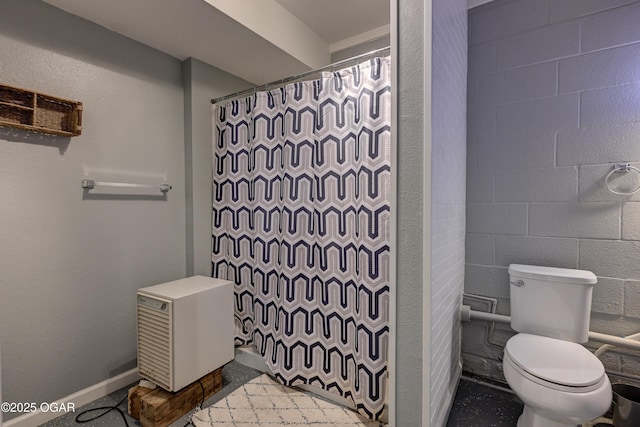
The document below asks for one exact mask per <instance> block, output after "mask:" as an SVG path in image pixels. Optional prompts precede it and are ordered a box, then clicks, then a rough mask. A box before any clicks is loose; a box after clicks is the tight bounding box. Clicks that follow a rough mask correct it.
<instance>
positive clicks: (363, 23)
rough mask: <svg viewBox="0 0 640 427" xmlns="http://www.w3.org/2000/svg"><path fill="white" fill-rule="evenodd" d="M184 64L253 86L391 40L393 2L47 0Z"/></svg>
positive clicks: (325, 0)
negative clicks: (212, 68) (362, 46)
mask: <svg viewBox="0 0 640 427" xmlns="http://www.w3.org/2000/svg"><path fill="white" fill-rule="evenodd" d="M44 1H46V2H47V3H50V4H52V5H53V6H56V7H59V8H61V9H63V10H65V11H67V12H69V13H72V14H74V15H78V16H80V17H82V18H85V19H87V20H89V21H93V22H95V23H97V24H99V25H101V26H103V27H106V28H108V29H110V30H112V31H115V32H117V33H120V34H122V35H124V36H127V37H129V38H132V39H134V40H137V41H139V42H141V43H144V44H146V45H149V46H151V47H153V48H156V49H158V50H160V51H162V52H165V53H167V54H169V55H172V56H174V57H176V58H178V59H180V60H184V59H187V58H189V57H193V58H196V59H199V60H201V61H203V62H206V63H208V64H210V65H213V66H215V67H217V68H220V69H222V70H224V71H226V72H228V73H230V74H233V75H236V76H238V77H240V78H243V79H245V80H247V81H249V82H251V83H254V84H264V83H267V82H270V81H274V80H278V79H281V78H284V77H287V76H290V75H293V74H298V73H302V72H304V71H307V70H309V69H314V68H319V67H322V66H324V65H327V64H329V63H330V62H331V54H332V53H333V52H337V51H340V50H343V49H347V48H349V47H353V46H355V45H358V44H360V43H364V42H368V41H371V40H375V39H377V38H380V37H384V36H387V35H388V34H389V32H390V25H389V19H390V18H389V12H390V11H389V0H242V1H237V0H236V1H232V0H135V1H132V0H109V1H105V0H44Z"/></svg>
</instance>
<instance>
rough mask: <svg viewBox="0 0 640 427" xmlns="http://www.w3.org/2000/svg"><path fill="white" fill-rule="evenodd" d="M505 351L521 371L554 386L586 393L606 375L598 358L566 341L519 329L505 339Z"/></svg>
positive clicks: (524, 374)
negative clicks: (518, 331) (507, 339)
mask: <svg viewBox="0 0 640 427" xmlns="http://www.w3.org/2000/svg"><path fill="white" fill-rule="evenodd" d="M504 354H505V358H509V360H510V361H511V362H512V365H513V367H514V369H516V370H517V371H518V372H520V374H522V375H523V376H525V377H526V378H528V379H529V380H531V381H534V382H536V383H538V384H540V385H542V386H545V387H548V388H551V389H554V390H559V391H565V392H571V393H586V392H589V391H593V390H596V389H598V388H599V387H600V386H601V385H602V383H603V382H604V381H605V378H606V375H605V371H604V366H603V365H602V363H601V362H600V360H599V359H598V358H597V357H596V356H594V355H593V354H592V353H591V352H590V351H589V350H587V349H586V348H584V347H583V346H582V345H580V344H576V343H573V342H569V341H562V340H558V339H555V338H549V337H543V336H538V335H530V334H524V333H521V334H517V335H515V336H514V337H512V338H511V339H510V340H509V341H507V345H506V347H505V352H504Z"/></svg>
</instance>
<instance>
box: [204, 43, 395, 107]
mask: <svg viewBox="0 0 640 427" xmlns="http://www.w3.org/2000/svg"><path fill="white" fill-rule="evenodd" d="M390 49H391V47H390V46H387V47H383V48H381V49H376V50H372V51H371V52H367V53H363V54H362V55H357V56H354V57H352V58H347V59H343V60H342V61H338V62H334V63H333V64H329V65H325V66H324V67H320V68H316V69H315V70H309V71H305V72H304V73H302V74H296V75H295V76H291V77H285V78H284V79H280V80H276V81H273V82H270V83H266V84H263V85H259V86H254V87H252V88H249V89H245V90H241V91H239V92H236V93H232V94H230V95H225V96H221V97H219V98H213V99H212V100H211V103H212V104H217V103H218V102H221V101H226V100H228V99H233V98H236V97H240V96H242V95H245V94H249V93H252V92H255V91H257V90H258V89H260V90H267V89H268V88H274V89H275V88H276V87H278V86H279V85H284V84H285V83H289V82H292V81H294V80H298V79H301V78H303V77H306V76H308V75H311V74H314V73H319V72H321V71H325V70H330V69H335V68H336V67H339V66H341V65H344V64H347V63H349V62H353V61H360V60H362V59H364V58H367V57H369V56H375V55H379V54H381V53H383V52H385V51H389V50H390Z"/></svg>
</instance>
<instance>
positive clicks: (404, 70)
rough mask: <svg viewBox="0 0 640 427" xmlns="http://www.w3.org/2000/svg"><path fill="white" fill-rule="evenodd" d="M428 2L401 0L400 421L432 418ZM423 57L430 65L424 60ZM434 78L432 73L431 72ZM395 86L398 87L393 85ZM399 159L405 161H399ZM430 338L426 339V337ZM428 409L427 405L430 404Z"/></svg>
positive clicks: (402, 423)
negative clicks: (427, 298)
mask: <svg viewBox="0 0 640 427" xmlns="http://www.w3.org/2000/svg"><path fill="white" fill-rule="evenodd" d="M425 7H430V1H427V2H424V1H422V0H398V18H399V24H398V41H397V42H398V63H397V69H398V76H397V79H398V87H397V99H398V106H397V108H398V114H397V126H398V127H397V131H396V132H397V133H396V136H397V143H398V147H397V155H398V156H397V159H396V162H395V163H394V165H393V167H395V165H398V166H399V167H398V168H397V175H396V176H397V188H398V194H397V217H396V218H397V219H396V221H397V241H398V248H397V277H396V305H397V308H396V310H397V311H396V324H397V329H396V360H395V369H396V381H395V382H396V384H395V390H396V396H395V399H396V408H395V417H396V419H395V421H396V425H397V426H419V425H423V422H426V421H428V415H425V414H423V406H426V405H428V402H429V400H428V398H427V396H425V395H424V394H425V393H424V392H423V375H428V374H424V373H423V369H424V363H425V358H424V357H425V353H426V354H427V355H428V353H427V350H425V349H428V332H425V331H424V329H423V321H424V319H423V315H424V310H428V307H424V305H423V296H424V287H425V282H426V278H425V276H424V268H423V263H424V259H425V258H424V256H425V253H424V247H425V239H426V236H425V229H426V227H427V225H428V224H427V223H426V218H425V210H424V209H423V203H424V200H425V192H426V188H425V187H426V184H425V181H426V180H427V179H428V177H427V176H426V173H425V170H424V169H425V160H424V156H425V151H426V150H429V149H430V147H429V144H430V141H428V140H427V141H425V106H424V100H425V96H426V95H425V79H426V77H425V67H426V66H427V65H428V64H430V63H431V58H430V57H426V58H425V49H426V48H427V46H425V45H424V43H427V41H425V39H427V40H429V41H428V48H429V49H430V47H431V44H430V38H431V36H430V33H427V34H425V22H424V16H425ZM425 63H426V64H427V65H425ZM429 82H430V77H429ZM394 90H395V89H394ZM400 165H401V166H400ZM425 341H426V342H425ZM427 409H428V408H427Z"/></svg>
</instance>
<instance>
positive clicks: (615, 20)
mask: <svg viewBox="0 0 640 427" xmlns="http://www.w3.org/2000/svg"><path fill="white" fill-rule="evenodd" d="M638 22H640V2H639V1H630V0H563V1H556V0H497V1H494V2H492V3H489V4H485V5H483V6H481V7H478V8H475V9H472V10H470V11H469V71H468V118H467V120H468V124H467V126H468V130H467V134H468V137H467V144H468V150H467V152H468V155H467V236H466V266H465V267H466V273H465V292H467V293H472V294H479V295H485V296H489V297H493V298H495V299H496V301H497V312H498V313H501V314H510V310H509V286H508V274H507V267H508V265H509V264H510V263H523V264H537V265H547V266H557V267H565V268H580V269H586V270H591V271H593V272H594V273H595V274H596V275H597V276H598V284H597V285H596V287H595V290H594V296H593V305H592V315H591V330H593V331H597V332H602V333H608V334H613V335H627V334H631V333H634V332H638V331H640V192H638V193H636V194H635V195H633V196H619V195H615V194H613V193H611V192H609V191H608V190H607V188H606V186H605V183H604V179H605V176H606V175H607V173H609V171H610V170H611V169H612V167H613V164H614V163H616V162H631V163H632V164H633V165H635V166H639V167H640V25H638ZM637 185H640V174H638V173H635V172H632V173H627V174H615V175H614V177H613V179H612V186H613V187H614V188H615V189H617V190H622V191H626V190H628V189H632V188H635V186H637ZM485 332H486V331H485V328H484V325H483V324H482V323H478V324H475V325H467V326H465V328H464V332H463V347H462V349H463V359H464V363H465V366H464V368H465V369H466V370H469V371H473V372H476V373H478V374H481V375H486V376H490V377H494V378H497V379H501V378H502V372H501V364H500V358H501V354H502V351H501V350H502V348H501V346H502V345H503V344H504V342H505V341H506V340H507V339H508V338H509V337H510V336H511V335H512V332H511V331H510V329H509V328H508V327H504V326H499V327H497V328H496V330H495V331H494V333H493V335H492V336H489V337H487V336H486V335H485ZM589 345H590V346H591V347H595V346H596V345H597V344H596V343H590V344H589ZM605 363H606V366H607V368H608V369H609V370H611V371H623V372H626V373H632V374H636V375H638V374H640V358H638V356H637V354H633V353H629V352H620V353H616V352H612V353H607V355H606V357H605Z"/></svg>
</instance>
